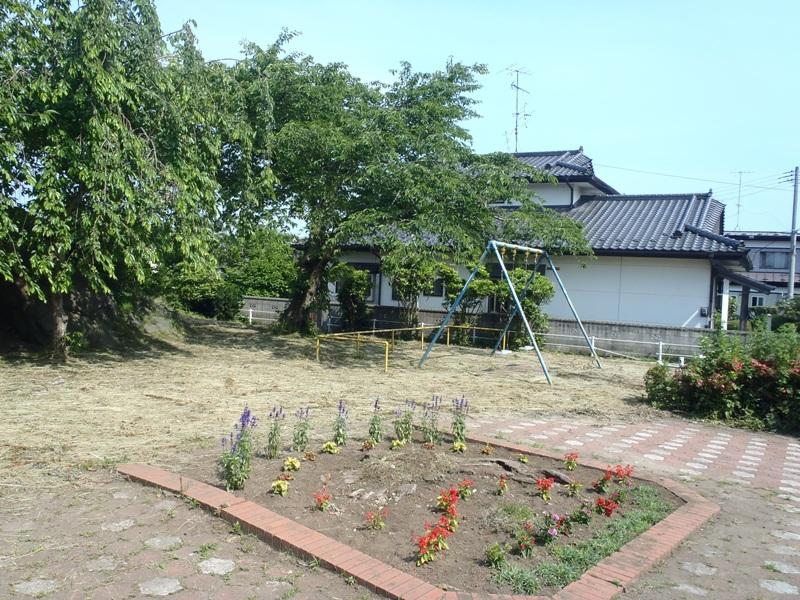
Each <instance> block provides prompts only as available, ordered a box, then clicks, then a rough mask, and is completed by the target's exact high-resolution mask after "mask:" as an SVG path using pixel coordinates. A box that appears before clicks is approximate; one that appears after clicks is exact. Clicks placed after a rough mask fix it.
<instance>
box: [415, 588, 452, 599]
mask: <svg viewBox="0 0 800 600" xmlns="http://www.w3.org/2000/svg"><path fill="white" fill-rule="evenodd" d="M412 599H413V600H444V591H442V590H440V589H439V588H437V587H434V586H431V588H430V589H429V590H428V591H427V592H425V593H424V594H423V595H422V596H411V597H409V600H412Z"/></svg>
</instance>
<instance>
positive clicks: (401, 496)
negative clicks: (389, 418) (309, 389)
mask: <svg viewBox="0 0 800 600" xmlns="http://www.w3.org/2000/svg"><path fill="white" fill-rule="evenodd" d="M421 442H422V440H421V439H417V440H416V443H413V444H408V445H406V446H405V447H403V448H400V449H396V450H390V449H389V443H388V440H387V441H386V443H384V444H381V445H379V446H377V447H375V448H374V449H371V450H367V451H362V450H360V449H358V448H360V444H361V442H360V441H357V440H351V441H350V443H349V444H348V445H347V446H345V447H343V448H340V451H339V453H338V454H322V453H319V452H317V453H316V457H315V459H314V460H313V461H308V460H303V461H302V462H301V468H300V470H299V471H297V472H294V473H292V475H293V477H294V479H293V480H292V481H290V482H289V492H288V494H287V495H286V496H278V495H275V494H272V493H271V492H270V487H271V483H272V481H274V480H275V479H277V478H278V476H279V475H280V474H281V467H282V464H283V461H284V459H285V458H286V457H287V456H295V457H297V458H300V455H299V454H297V453H295V454H291V453H284V454H282V455H281V456H280V457H279V458H276V459H273V460H267V459H265V458H256V459H255V460H254V465H253V472H252V475H251V478H250V480H249V481H248V483H247V485H246V486H245V490H243V491H240V492H237V495H239V496H241V497H245V498H247V499H249V500H252V501H254V502H257V503H259V504H261V505H262V506H265V507H267V508H269V509H271V510H274V511H275V512H278V513H280V514H282V515H284V516H288V517H292V518H294V519H296V520H297V521H299V522H302V523H303V524H304V525H306V526H308V527H311V528H313V529H316V530H317V531H320V532H322V533H324V534H325V535H328V536H331V537H333V538H335V539H336V540H338V541H340V542H343V543H346V544H349V545H351V546H353V547H355V548H357V549H358V550H361V551H363V552H365V553H367V554H369V555H370V556H373V557H375V558H377V559H379V560H381V561H384V562H386V563H388V564H391V565H392V566H394V567H396V568H398V569H401V570H404V571H406V572H408V573H410V574H413V575H415V576H417V577H420V578H422V579H425V580H427V581H428V582H430V583H432V584H434V585H437V586H440V587H442V588H443V589H446V590H453V591H471V592H494V593H510V592H511V591H512V590H511V589H510V588H505V587H503V586H498V585H497V584H496V583H494V582H493V581H492V579H491V576H492V570H491V569H490V568H489V567H488V566H486V565H485V563H484V560H485V551H486V547H487V546H489V545H490V544H492V543H494V542H500V543H501V544H506V543H508V544H509V545H510V544H511V542H512V541H513V538H512V537H511V533H512V531H513V529H514V527H515V522H514V521H513V520H512V519H510V518H509V517H508V516H507V514H506V513H504V512H503V511H502V508H503V507H504V506H514V507H524V508H529V509H531V510H532V515H533V516H532V517H531V519H530V520H531V521H532V522H534V523H537V522H539V521H540V520H541V513H542V512H544V511H548V512H552V513H556V514H569V513H571V512H572V511H574V510H575V509H576V508H579V507H580V506H581V498H585V499H587V500H588V501H589V502H591V503H592V504H594V501H595V500H596V499H597V498H598V497H599V496H600V494H598V493H596V492H595V491H593V490H591V489H589V488H590V487H591V485H592V482H593V481H595V480H596V479H597V478H598V476H599V475H600V472H599V471H597V470H595V469H590V468H586V467H578V468H577V469H575V470H574V471H570V472H567V471H565V470H564V466H563V463H562V462H560V461H555V460H552V459H548V458H545V457H539V456H531V457H530V460H529V462H528V463H527V464H523V463H521V462H520V461H519V460H518V455H516V454H512V453H510V452H508V451H506V450H503V449H500V448H494V449H493V452H492V454H491V455H484V454H482V452H481V450H482V448H483V447H482V446H480V445H475V444H472V445H470V446H469V447H468V448H467V450H466V452H464V453H463V454H461V453H454V452H451V451H449V446H447V445H445V444H442V445H439V446H436V447H434V448H430V449H428V448H425V447H424V446H423V445H422V443H421ZM316 448H317V449H318V447H316ZM184 473H187V474H188V475H190V476H192V477H194V478H197V479H200V480H204V481H208V482H211V483H216V484H217V485H219V486H220V487H224V482H223V481H222V480H220V478H219V472H218V470H217V469H216V468H215V466H214V462H213V461H205V462H203V463H202V464H197V465H195V466H194V468H192V467H188V468H185V469H184ZM553 473H555V476H556V477H557V478H562V480H563V481H565V482H567V481H574V482H579V483H581V484H582V485H583V487H584V489H583V490H582V491H581V495H580V497H568V496H567V495H566V485H562V484H559V483H556V484H555V485H554V487H553V490H552V496H551V499H550V501H549V502H548V503H545V502H544V501H543V500H542V499H541V498H540V497H538V496H537V494H536V488H535V480H536V479H537V478H539V477H547V476H551V475H552V474H553ZM500 475H506V476H507V477H508V486H509V491H508V492H507V493H506V494H505V495H503V496H502V497H500V496H498V495H497V494H496V490H497V482H498V479H499V477H500ZM465 478H467V479H470V480H472V481H473V482H474V485H473V486H472V487H473V489H474V490H475V492H474V493H473V495H472V496H470V497H469V498H467V499H464V500H461V501H459V504H458V511H459V514H460V519H459V527H458V529H457V531H456V532H455V533H454V534H453V535H452V536H451V537H450V539H449V540H448V544H449V550H448V551H446V552H445V553H444V555H443V556H441V557H439V558H437V560H436V561H434V562H433V563H429V564H427V565H423V566H420V567H418V566H416V564H415V563H416V560H417V555H416V545H415V543H414V541H413V540H414V538H415V537H416V536H419V535H421V534H422V533H423V531H424V524H425V523H426V522H429V523H433V522H435V521H436V520H437V519H438V518H439V514H440V513H439V511H437V510H436V498H437V496H438V495H439V493H440V492H441V491H442V490H443V489H446V488H449V487H451V486H455V485H456V484H458V483H459V482H460V481H462V480H464V479H465ZM326 482H327V490H328V491H329V493H330V494H331V495H332V497H333V500H332V506H331V508H330V509H329V510H328V511H325V512H322V511H320V510H318V509H316V508H315V506H314V500H313V494H314V493H315V492H319V491H320V490H321V489H322V488H323V485H325V484H326ZM635 484H636V483H635V482H634V485H635ZM613 487H614V488H616V487H617V486H616V485H615V486H613ZM652 487H655V488H656V489H657V490H658V492H659V495H660V496H661V497H662V498H663V499H664V500H666V501H667V502H669V503H670V504H672V505H673V506H674V507H677V506H678V505H679V504H680V503H681V501H680V500H679V499H678V498H677V497H675V496H674V495H673V494H671V493H670V492H668V491H667V490H665V489H663V488H660V487H657V486H652ZM384 506H385V507H387V508H388V510H389V514H388V516H387V519H386V527H385V529H383V530H380V531H375V530H370V529H369V528H367V527H365V515H366V513H367V512H369V511H373V512H374V511H378V510H380V509H381V508H382V507H384ZM631 506H632V505H631V504H630V503H623V504H622V506H621V507H620V509H619V511H618V512H617V513H615V516H614V517H612V518H618V516H619V515H624V514H625V512H626V511H628V510H631ZM606 519H607V518H606V517H604V516H596V517H595V518H593V519H592V521H591V522H590V523H589V524H588V525H585V526H580V525H579V526H576V527H575V529H574V530H573V532H572V533H571V534H570V535H569V536H568V537H567V536H561V538H560V539H558V540H557V541H556V542H554V543H556V544H566V543H571V542H576V541H579V540H583V539H588V538H591V537H593V536H595V535H596V534H597V533H598V532H599V531H600V530H602V529H603V528H604V526H605V524H606V522H607V520H606ZM547 559H548V553H547V550H546V549H545V548H544V547H543V546H536V547H535V548H534V552H533V555H532V556H531V557H528V558H522V557H519V556H517V555H515V554H512V555H509V560H510V562H512V563H517V564H519V565H520V566H523V567H525V566H527V567H530V566H531V565H532V564H534V563H535V562H537V561H540V560H547ZM549 559H550V560H552V558H549ZM554 591H555V590H554V589H546V588H543V590H542V592H544V593H549V592H554Z"/></svg>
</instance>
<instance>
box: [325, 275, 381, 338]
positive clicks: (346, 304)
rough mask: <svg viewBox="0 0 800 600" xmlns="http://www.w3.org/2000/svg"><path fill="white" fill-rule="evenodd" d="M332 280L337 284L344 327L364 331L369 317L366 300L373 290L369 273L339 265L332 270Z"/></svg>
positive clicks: (337, 295) (337, 296)
mask: <svg viewBox="0 0 800 600" xmlns="http://www.w3.org/2000/svg"><path fill="white" fill-rule="evenodd" d="M330 279H331V280H332V281H335V282H336V298H337V300H338V301H339V307H340V309H341V311H342V327H343V328H344V329H346V330H349V331H356V330H358V329H363V328H364V327H365V326H366V323H367V318H368V316H369V315H368V312H367V300H366V299H367V296H369V293H370V290H371V289H372V280H371V278H370V275H369V273H368V272H367V271H364V270H362V269H356V268H354V267H352V266H351V265H349V264H347V263H339V264H337V265H336V266H335V267H333V269H331V273H330Z"/></svg>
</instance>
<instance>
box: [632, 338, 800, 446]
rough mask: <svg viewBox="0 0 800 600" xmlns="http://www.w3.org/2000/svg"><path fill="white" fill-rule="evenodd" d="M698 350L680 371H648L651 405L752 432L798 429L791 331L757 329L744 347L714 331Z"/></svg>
mask: <svg viewBox="0 0 800 600" xmlns="http://www.w3.org/2000/svg"><path fill="white" fill-rule="evenodd" d="M701 347H702V355H701V356H698V357H696V358H694V359H692V360H691V361H690V362H689V364H688V365H687V366H686V367H685V368H682V369H678V370H676V371H674V372H670V370H669V369H668V368H667V367H666V366H657V367H653V368H652V369H650V370H649V371H648V373H647V375H646V376H645V389H646V391H647V398H648V401H649V402H650V403H652V404H653V405H655V406H658V407H659V408H667V409H671V410H677V411H684V412H691V413H693V414H698V415H700V416H703V417H707V418H712V419H719V420H724V421H727V422H730V423H733V424H741V425H745V426H748V427H752V428H757V429H760V428H765V427H769V428H776V429H781V430H786V431H798V430H800V410H798V409H800V394H798V393H797V390H798V389H800V358H798V357H800V335H798V333H797V331H796V330H795V329H794V326H792V325H784V326H783V327H781V328H780V329H779V330H778V331H766V330H763V329H756V330H754V331H753V332H752V333H751V334H750V336H749V337H748V339H747V341H746V342H745V343H742V342H740V341H739V339H738V338H736V337H733V336H730V335H728V334H726V333H725V332H722V331H716V332H714V333H713V334H711V335H709V336H707V337H706V338H704V339H703V340H702V342H701Z"/></svg>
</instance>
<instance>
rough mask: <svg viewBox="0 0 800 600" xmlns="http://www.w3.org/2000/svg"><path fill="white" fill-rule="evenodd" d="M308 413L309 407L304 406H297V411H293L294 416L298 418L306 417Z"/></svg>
mask: <svg viewBox="0 0 800 600" xmlns="http://www.w3.org/2000/svg"><path fill="white" fill-rule="evenodd" d="M309 413H310V409H309V408H308V407H307V406H306V407H305V408H298V409H297V412H295V413H294V416H295V417H297V418H298V419H307V418H308V415H309Z"/></svg>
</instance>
